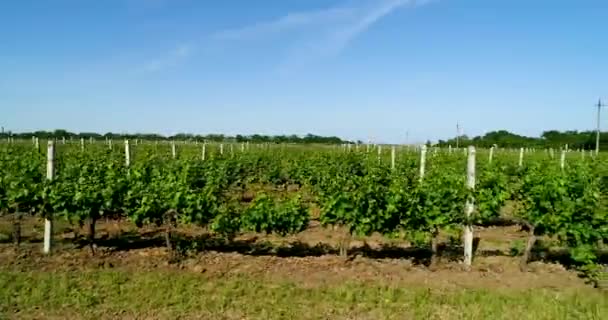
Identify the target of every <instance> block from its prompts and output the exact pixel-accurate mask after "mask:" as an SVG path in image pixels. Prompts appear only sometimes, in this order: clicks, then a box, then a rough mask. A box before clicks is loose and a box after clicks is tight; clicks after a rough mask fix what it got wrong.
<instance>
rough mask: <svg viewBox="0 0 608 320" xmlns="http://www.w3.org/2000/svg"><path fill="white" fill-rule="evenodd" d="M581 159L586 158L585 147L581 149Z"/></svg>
mask: <svg viewBox="0 0 608 320" xmlns="http://www.w3.org/2000/svg"><path fill="white" fill-rule="evenodd" d="M581 159H583V160H585V149H581Z"/></svg>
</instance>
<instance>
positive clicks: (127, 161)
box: [125, 140, 131, 168]
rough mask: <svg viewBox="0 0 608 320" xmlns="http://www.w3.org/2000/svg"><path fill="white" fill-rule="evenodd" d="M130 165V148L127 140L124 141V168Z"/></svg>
mask: <svg viewBox="0 0 608 320" xmlns="http://www.w3.org/2000/svg"><path fill="white" fill-rule="evenodd" d="M130 165H131V148H130V146H129V140H125V166H127V168H128V167H129V166H130Z"/></svg>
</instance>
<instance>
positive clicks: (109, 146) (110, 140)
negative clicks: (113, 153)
mask: <svg viewBox="0 0 608 320" xmlns="http://www.w3.org/2000/svg"><path fill="white" fill-rule="evenodd" d="M108 149H110V150H112V139H109V140H108Z"/></svg>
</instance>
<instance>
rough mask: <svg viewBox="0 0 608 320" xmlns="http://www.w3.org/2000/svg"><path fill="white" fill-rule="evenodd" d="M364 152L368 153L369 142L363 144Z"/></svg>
mask: <svg viewBox="0 0 608 320" xmlns="http://www.w3.org/2000/svg"><path fill="white" fill-rule="evenodd" d="M365 152H366V153H369V143H368V144H366V145H365Z"/></svg>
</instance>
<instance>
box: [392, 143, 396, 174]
mask: <svg viewBox="0 0 608 320" xmlns="http://www.w3.org/2000/svg"><path fill="white" fill-rule="evenodd" d="M395 153H396V150H395V146H393V147H392V148H391V169H392V170H395V156H396V154H395Z"/></svg>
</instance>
